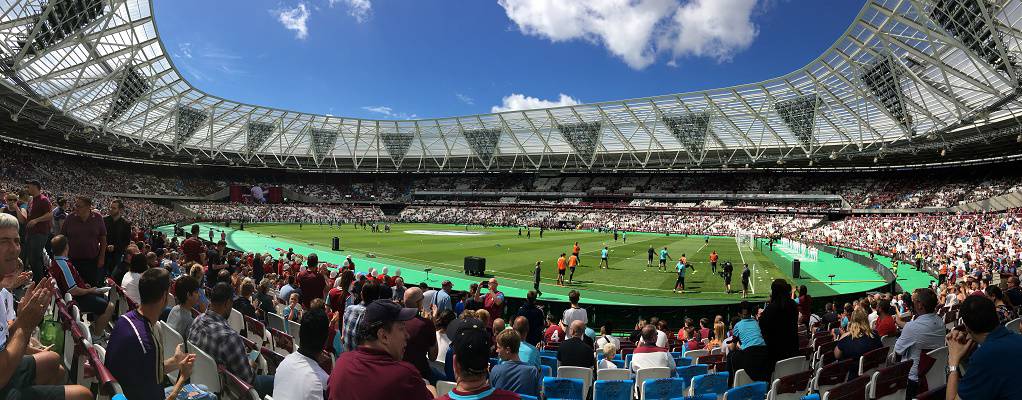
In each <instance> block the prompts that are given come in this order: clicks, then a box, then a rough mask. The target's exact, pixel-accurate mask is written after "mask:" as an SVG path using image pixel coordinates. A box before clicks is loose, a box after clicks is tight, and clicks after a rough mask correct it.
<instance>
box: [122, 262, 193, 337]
mask: <svg viewBox="0 0 1022 400" xmlns="http://www.w3.org/2000/svg"><path fill="white" fill-rule="evenodd" d="M141 277H142V274H140V273H138V272H128V273H126V274H124V277H123V278H121V287H122V288H124V294H126V295H128V298H129V299H131V300H132V301H134V302H135V304H142V296H141V295H139V294H138V280H139V278H141ZM179 333H180V332H179Z"/></svg>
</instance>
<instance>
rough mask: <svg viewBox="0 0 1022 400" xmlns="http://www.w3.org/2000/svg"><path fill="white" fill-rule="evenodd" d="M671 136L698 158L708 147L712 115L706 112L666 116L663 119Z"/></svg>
mask: <svg viewBox="0 0 1022 400" xmlns="http://www.w3.org/2000/svg"><path fill="white" fill-rule="evenodd" d="M661 119H662V120H663V121H664V124H665V125H667V129H669V130H670V131H671V135H673V136H674V138H675V139H678V142H679V143H681V145H682V146H685V149H687V150H688V151H689V153H691V154H692V156H693V157H694V158H698V156H699V154H702V152H703V148H704V147H706V136H707V135H708V134H709V132H710V113H709V112H706V111H700V112H691V113H685V114H681V115H664V116H662V117H661Z"/></svg>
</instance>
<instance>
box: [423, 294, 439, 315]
mask: <svg viewBox="0 0 1022 400" xmlns="http://www.w3.org/2000/svg"><path fill="white" fill-rule="evenodd" d="M434 297H436V289H429V290H427V291H425V292H422V309H423V310H425V311H429V306H430V305H432V304H433V298H434Z"/></svg>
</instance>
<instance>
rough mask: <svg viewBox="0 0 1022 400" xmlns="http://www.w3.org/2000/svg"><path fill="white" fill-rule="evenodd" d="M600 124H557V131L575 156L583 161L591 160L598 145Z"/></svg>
mask: <svg viewBox="0 0 1022 400" xmlns="http://www.w3.org/2000/svg"><path fill="white" fill-rule="evenodd" d="M602 126H603V124H601V123H600V122H579V123H574V124H557V130H558V131H560V132H561V136H564V140H566V141H567V142H568V144H569V145H571V147H572V148H573V149H575V154H578V156H579V157H581V158H582V159H583V160H586V161H587V162H588V160H592V158H593V155H594V154H596V149H597V147H598V146H599V145H600V128H601V127H602Z"/></svg>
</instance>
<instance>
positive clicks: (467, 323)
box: [438, 319, 520, 400]
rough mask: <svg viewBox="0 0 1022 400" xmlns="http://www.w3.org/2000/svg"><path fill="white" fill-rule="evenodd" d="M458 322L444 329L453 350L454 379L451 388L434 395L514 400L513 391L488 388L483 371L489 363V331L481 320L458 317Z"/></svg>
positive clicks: (448, 399)
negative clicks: (446, 329)
mask: <svg viewBox="0 0 1022 400" xmlns="http://www.w3.org/2000/svg"><path fill="white" fill-rule="evenodd" d="M456 321H460V322H461V323H460V324H457V326H452V325H455V324H454V323H453V322H452V323H451V325H448V330H449V332H450V331H453V332H454V333H453V335H452V336H451V350H452V353H454V356H453V362H452V364H453V367H454V378H455V380H456V381H457V382H458V384H457V386H455V387H454V390H451V392H450V393H445V394H443V395H442V396H440V397H438V398H439V399H441V400H451V399H493V400H504V399H518V398H520V397H519V396H518V395H517V394H515V393H514V392H509V391H507V390H503V389H496V388H493V387H490V382H489V380H488V379H487V370H488V368H489V366H490V345H491V340H490V334H489V333H487V332H486V328H485V327H483V325H482V323H480V322H479V321H478V320H474V319H468V320H466V319H462V320H456Z"/></svg>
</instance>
